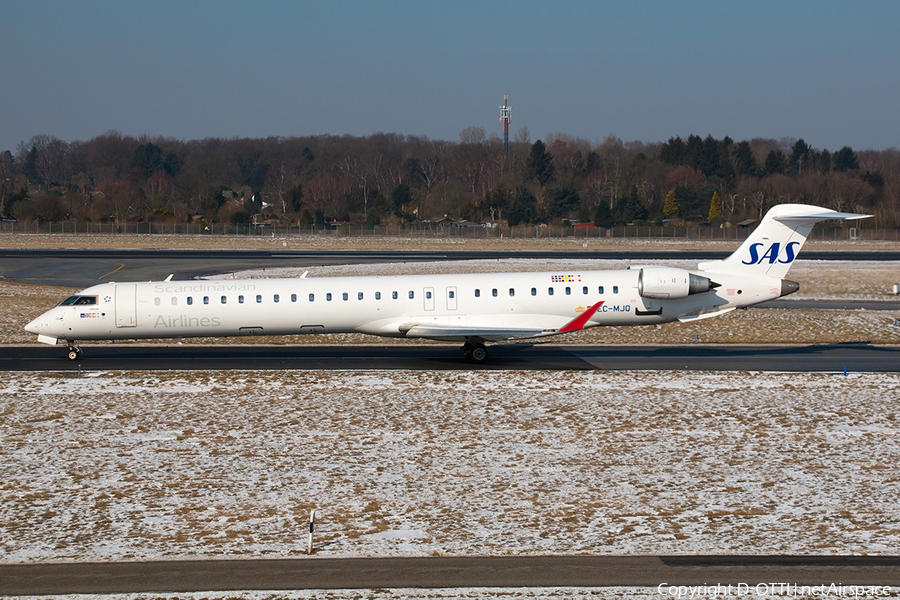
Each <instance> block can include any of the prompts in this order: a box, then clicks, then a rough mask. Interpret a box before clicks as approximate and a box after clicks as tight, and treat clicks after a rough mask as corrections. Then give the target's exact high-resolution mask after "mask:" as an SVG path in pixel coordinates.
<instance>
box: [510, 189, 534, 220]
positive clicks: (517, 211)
mask: <svg viewBox="0 0 900 600" xmlns="http://www.w3.org/2000/svg"><path fill="white" fill-rule="evenodd" d="M536 203H537V200H536V199H535V197H534V194H532V193H531V190H529V189H528V188H518V189H517V190H516V196H515V198H513V202H512V208H511V209H510V211H509V216H508V217H507V221H508V222H509V225H510V227H515V226H516V225H518V224H520V223H522V224H525V225H528V224H530V223H534V218H535V215H536V214H537V210H536V208H535V204H536Z"/></svg>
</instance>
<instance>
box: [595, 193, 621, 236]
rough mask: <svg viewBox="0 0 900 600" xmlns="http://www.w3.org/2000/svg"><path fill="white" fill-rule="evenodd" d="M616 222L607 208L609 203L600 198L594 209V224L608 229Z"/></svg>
mask: <svg viewBox="0 0 900 600" xmlns="http://www.w3.org/2000/svg"><path fill="white" fill-rule="evenodd" d="M615 224H616V220H615V218H614V217H613V215H612V212H611V211H610V210H609V204H608V203H607V202H606V201H605V200H601V201H600V204H598V205H597V207H596V208H595V209H594V225H596V226H597V227H602V228H604V229H609V228H610V227H612V226H613V225H615Z"/></svg>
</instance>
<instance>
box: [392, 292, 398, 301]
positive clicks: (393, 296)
mask: <svg viewBox="0 0 900 600" xmlns="http://www.w3.org/2000/svg"><path fill="white" fill-rule="evenodd" d="M391 298H393V299H394V300H396V299H397V292H391Z"/></svg>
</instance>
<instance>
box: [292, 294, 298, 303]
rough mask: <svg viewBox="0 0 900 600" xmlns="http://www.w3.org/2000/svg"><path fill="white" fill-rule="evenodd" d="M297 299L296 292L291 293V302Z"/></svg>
mask: <svg viewBox="0 0 900 600" xmlns="http://www.w3.org/2000/svg"><path fill="white" fill-rule="evenodd" d="M296 301H297V294H291V302H296Z"/></svg>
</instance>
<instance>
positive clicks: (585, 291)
mask: <svg viewBox="0 0 900 600" xmlns="http://www.w3.org/2000/svg"><path fill="white" fill-rule="evenodd" d="M581 293H582V294H584V295H585V296H587V295H588V291H587V286H584V287H583V288H581Z"/></svg>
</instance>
